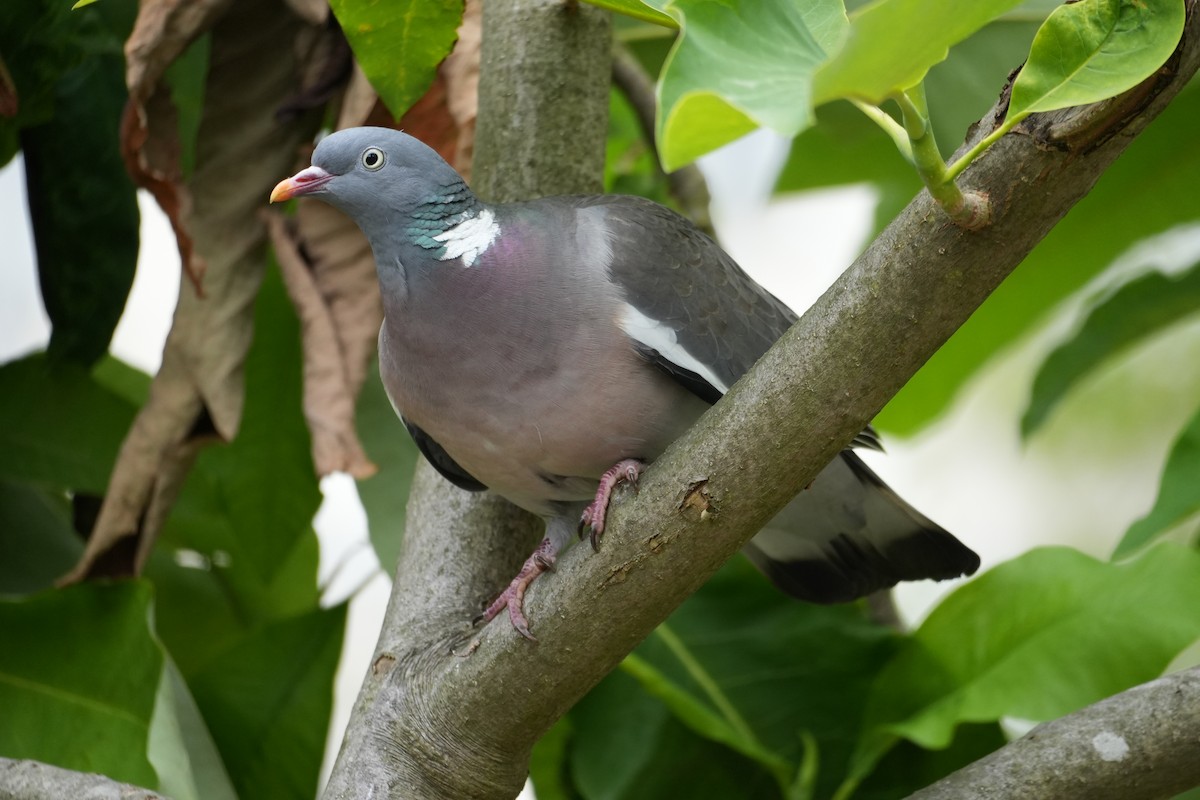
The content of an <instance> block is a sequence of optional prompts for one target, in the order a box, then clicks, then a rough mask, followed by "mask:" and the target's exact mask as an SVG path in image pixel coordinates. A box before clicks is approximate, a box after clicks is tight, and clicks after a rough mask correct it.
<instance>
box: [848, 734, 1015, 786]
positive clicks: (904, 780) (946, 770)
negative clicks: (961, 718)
mask: <svg viewBox="0 0 1200 800" xmlns="http://www.w3.org/2000/svg"><path fill="white" fill-rule="evenodd" d="M1007 743H1008V740H1007V738H1005V736H1004V731H1002V730H1001V729H1000V726H999V725H998V724H996V723H994V722H992V723H964V724H962V725H959V726H958V728H957V730H955V733H954V741H953V742H951V743H950V746H949V747H947V748H945V749H944V750H925V749H923V748H921V747H918V746H917V745H915V744H913V743H912V742H900V743H899V744H898V745H896V746H895V747H894V748H892V750H891V751H889V752H888V754H887V755H886V756H884V757H883V759H882V760H880V762H879V765H878V766H877V767H875V769H874V770H873V771H872V772H871V775H870V777H868V778H867V779H866V780H864V781H863V782H862V783H861V784H859V785H858V788H857V789H856V790H855V792H854V794H853V798H854V800H895V798H898V797H907V796H908V795H910V794H912V793H913V792H916V791H917V790H918V789H924V788H925V787H926V786H929V785H930V784H933V783H935V782H937V781H939V780H941V779H942V778H944V777H946V776H947V775H949V774H950V773H951V772H954V771H956V770H959V769H961V768H962V767H964V766H966V765H967V764H972V763H974V762H976V761H978V760H979V759H981V758H983V757H984V756H986V755H988V754H989V753H992V752H994V751H996V750H998V749H1000V748H1001V747H1003V746H1004V745H1005V744H1007Z"/></svg>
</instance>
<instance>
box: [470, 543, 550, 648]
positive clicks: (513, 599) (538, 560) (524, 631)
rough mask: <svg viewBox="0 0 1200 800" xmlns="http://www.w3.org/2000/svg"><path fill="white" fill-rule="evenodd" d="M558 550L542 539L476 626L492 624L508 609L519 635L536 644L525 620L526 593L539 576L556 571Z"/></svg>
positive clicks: (510, 618)
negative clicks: (555, 562) (549, 571)
mask: <svg viewBox="0 0 1200 800" xmlns="http://www.w3.org/2000/svg"><path fill="white" fill-rule="evenodd" d="M557 550H558V548H556V547H555V546H554V543H553V542H552V541H551V540H550V538H549V537H547V538H545V539H542V543H541V544H539V545H538V546H537V549H536V550H534V551H533V555H531V556H530V557H529V558H527V559H525V563H524V564H523V565H522V566H521V571H520V572H518V573H517V577H515V578H513V579H512V583H510V584H509V585H508V588H507V589H505V590H504V591H503V592H501V593H500V596H499V597H497V598H496V599H495V600H493V601H492V604H491V605H490V606H488V607H487V610H486V611H484V612H483V613H482V614H480V615H479V616H478V617H476V618H475V624H480V623H488V622H491V621H492V620H493V619H495V618H496V617H497V616H498V615H499V614H500V612H501V611H503V610H504V609H505V608H507V609H508V619H509V622H511V623H512V626H513V627H514V628H516V629H517V633H519V634H521V635H522V636H524V637H525V638H526V639H528V640H530V641H531V642H536V641H537V637H536V636H534V635H533V634H532V633H531V632H530V631H529V620H528V619H526V618H525V592H526V590H528V589H529V586H530V584H532V583H533V582H534V581H535V580H536V579H537V577H538V576H539V575H541V574H542V573H543V572H546V571H547V570H552V569H554V561H555V556H556V553H557Z"/></svg>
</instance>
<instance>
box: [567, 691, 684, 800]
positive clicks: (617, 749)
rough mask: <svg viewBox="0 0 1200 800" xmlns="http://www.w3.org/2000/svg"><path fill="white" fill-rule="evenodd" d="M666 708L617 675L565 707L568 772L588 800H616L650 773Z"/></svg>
mask: <svg viewBox="0 0 1200 800" xmlns="http://www.w3.org/2000/svg"><path fill="white" fill-rule="evenodd" d="M670 716H671V715H670V713H669V712H668V711H667V709H666V707H665V706H664V705H663V704H662V703H661V702H659V701H657V700H655V699H654V698H653V697H651V696H650V695H649V694H647V693H646V692H645V691H643V690H642V689H641V688H640V687H639V686H638V684H637V683H636V682H635V680H634V678H632V677H631V676H629V675H628V674H626V673H625V672H622V671H616V672H613V673H610V674H609V676H608V677H606V678H605V679H604V680H603V681H601V682H600V683H599V684H598V685H597V686H596V687H595V688H594V689H592V691H591V692H589V693H588V695H587V697H585V698H584V699H583V700H582V701H580V703H579V704H578V705H576V706H575V707H574V708H572V709H571V712H570V715H569V717H568V719H570V721H571V740H570V742H569V752H570V759H571V774H572V777H573V778H574V781H575V784H576V785H577V786H578V788H579V790H580V793H581V794H582V795H583V796H584V797H586V798H588V800H617V799H618V798H622V797H625V796H626V794H627V793H629V792H630V791H632V790H633V789H634V787H636V786H637V785H638V782H639V778H640V776H641V775H642V774H644V773H645V772H647V771H648V770H650V769H652V768H653V766H654V764H653V756H654V751H655V748H656V746H657V743H658V741H659V739H660V738H661V736H662V732H663V728H664V726H665V725H666V723H667V720H668V719H670Z"/></svg>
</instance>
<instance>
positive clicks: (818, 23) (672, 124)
mask: <svg viewBox="0 0 1200 800" xmlns="http://www.w3.org/2000/svg"><path fill="white" fill-rule="evenodd" d="M666 10H667V11H668V12H669V13H671V14H672V15H673V16H675V17H676V18H677V19H678V20H679V23H680V27H681V28H682V31H681V33H680V35H679V38H678V39H677V40H676V42H675V46H674V47H673V48H672V50H671V54H670V55H669V56H668V58H667V63H666V64H665V65H664V67H663V74H662V79H661V82H660V84H659V93H658V101H659V102H658V105H659V114H658V132H657V137H658V142H659V153H660V157H661V159H662V162H663V166H664V167H665V168H666V169H667V170H673V169H676V168H678V167H680V166H683V165H684V164H687V163H689V162H691V161H693V160H694V159H695V158H697V157H698V156H700V155H703V154H704V153H706V152H708V151H710V150H713V149H715V148H717V147H720V146H721V145H724V144H727V143H729V142H731V141H733V140H734V139H737V138H738V137H740V136H742V135H744V134H746V133H749V132H750V131H751V130H753V129H754V128H755V127H756V126H759V125H763V126H766V127H769V128H772V129H774V130H776V131H778V132H779V133H782V134H784V135H787V136H792V135H795V134H796V133H799V132H800V131H802V130H804V129H805V128H807V127H808V126H809V125H810V124H812V115H813V110H812V109H813V103H812V96H811V95H812V91H811V81H812V74H813V72H814V71H815V70H816V68H817V66H818V65H819V64H820V63H821V62H822V61H823V60H824V59H825V58H826V54H827V53H828V52H830V51H831V50H832V49H833V48H835V47H836V46H837V44H838V42H839V41H840V40H841V37H842V35H843V32H844V29H845V27H846V14H845V11H844V9H843V7H842V4H841V0H814V2H810V3H805V4H803V5H799V4H795V3H786V2H773V0H729V1H728V2H718V1H717V0H676V1H675V2H674V3H670V4H669V5H667V6H666Z"/></svg>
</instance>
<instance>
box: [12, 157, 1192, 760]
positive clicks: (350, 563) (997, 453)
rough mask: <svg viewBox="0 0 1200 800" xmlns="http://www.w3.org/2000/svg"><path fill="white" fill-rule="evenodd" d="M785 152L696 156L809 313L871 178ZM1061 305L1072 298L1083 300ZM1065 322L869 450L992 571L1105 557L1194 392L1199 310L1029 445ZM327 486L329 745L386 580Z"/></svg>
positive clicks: (33, 323)
mask: <svg viewBox="0 0 1200 800" xmlns="http://www.w3.org/2000/svg"><path fill="white" fill-rule="evenodd" d="M783 155H784V146H783V144H782V142H780V141H779V140H778V139H775V138H774V137H773V136H772V135H771V134H767V133H759V134H756V135H754V136H751V137H748V138H747V139H744V140H742V141H741V142H738V143H735V144H734V145H732V146H730V147H728V148H725V149H724V150H722V151H720V152H719V153H717V154H714V155H712V156H710V157H708V158H706V159H705V160H704V161H703V167H704V169H705V172H706V174H707V175H708V177H709V181H710V188H711V190H712V194H713V197H714V207H713V214H714V219H715V222H716V225H717V228H718V230H719V232H720V235H721V239H722V242H723V244H724V245H725V247H726V249H727V250H729V252H730V253H731V254H732V255H733V256H734V258H735V259H737V260H738V261H739V262H740V263H741V264H742V266H743V267H744V268H745V269H746V270H747V271H748V272H750V273H751V274H752V275H754V276H755V278H756V279H757V280H759V281H760V282H761V283H763V284H764V285H765V286H767V287H768V288H769V289H771V291H773V292H774V293H775V294H777V295H778V296H779V297H780V298H781V299H783V300H784V301H786V302H787V303H788V304H789V305H791V306H792V307H793V308H795V309H797V310H801V309H803V308H805V307H807V306H808V305H809V304H810V303H811V302H812V301H813V300H814V299H815V298H816V297H817V296H818V295H819V294H820V292H821V291H823V290H824V289H825V288H826V287H827V286H828V285H829V284H830V283H831V282H832V281H833V280H834V279H835V278H836V276H837V275H838V274H839V273H840V272H841V271H842V270H843V269H844V268H845V267H846V266H847V265H848V264H849V263H850V261H851V260H852V259H853V257H854V255H855V254H856V253H857V252H858V250H859V249H860V248H861V247H862V245H863V244H864V243H865V237H866V235H867V233H868V227H869V215H870V209H871V203H872V197H873V196H872V194H871V192H870V190H868V189H865V188H848V189H842V190H837V191H832V192H822V193H819V194H818V193H813V194H809V195H806V196H804V197H798V198H797V197H793V198H789V199H783V200H775V201H772V202H769V203H768V199H769V194H770V189H771V185H772V183H773V180H774V175H775V173H776V171H777V170H778V168H779V166H780V165H781V164H782V160H783ZM21 169H22V167H21V164H20V160H19V159H17V160H16V161H15V162H14V163H13V164H10V165H9V166H8V167H6V168H4V169H3V170H0V362H3V361H7V360H9V359H11V358H14V357H16V356H19V355H23V354H25V353H27V352H29V351H31V350H34V349H37V348H40V347H43V346H44V345H45V343H46V341H47V340H48V337H49V326H48V323H47V320H46V317H45V313H44V311H43V310H42V306H41V300H40V296H39V293H38V289H37V278H36V273H35V268H34V263H33V252H32V236H31V233H30V229H29V223H28V216H27V211H26V207H25V203H24V178H23V175H22V173H21ZM141 200H142V202H141V208H142V253H141V258H140V260H139V264H138V271H137V278H136V281H135V283H134V288H133V292H132V294H131V296H130V299H129V303H128V305H127V308H126V313H125V316H124V317H123V318H122V320H121V324H120V326H119V327H118V329H117V333H116V336H115V337H114V340H113V345H112V350H113V352H114V353H115V354H116V355H117V356H118V357H120V358H121V359H123V360H125V361H127V362H129V363H131V364H134V365H135V366H138V367H139V368H141V369H143V370H146V371H149V372H153V371H154V370H155V369H156V368H157V366H158V363H159V360H160V357H161V351H162V345H163V341H164V339H165V336H166V333H167V329H168V326H169V324H170V319H171V314H172V311H173V309H174V305H175V298H176V296H177V294H178V287H179V258H178V254H177V252H176V249H175V243H174V240H173V237H172V235H171V232H170V228H169V226H168V225H167V223H166V220H165V218H164V217H163V216H162V214H161V213H160V212H159V211H158V210H157V208H156V207H154V204H153V201H152V200H150V199H149V198H148V197H147V196H146V195H145V193H142V197H141ZM1177 238H1178V239H1179V241H1175V242H1174V246H1175V247H1177V248H1179V249H1182V250H1184V251H1189V250H1190V255H1192V256H1193V257H1194V256H1196V255H1198V254H1200V234H1197V233H1196V232H1195V231H1193V232H1192V233H1191V235H1190V237H1188V236H1184V237H1177ZM1067 305H1068V306H1069V307H1072V308H1075V309H1077V307H1078V301H1072V302H1069V303H1068V304H1067ZM1074 313H1077V311H1076V312H1074ZM1073 318H1074V317H1073V316H1072V312H1070V311H1069V310H1068V311H1067V312H1063V313H1059V314H1058V315H1057V317H1056V318H1055V320H1053V321H1051V322H1050V323H1048V324H1047V325H1046V326H1045V327H1044V329H1043V330H1042V331H1040V332H1038V333H1034V334H1031V335H1029V336H1027V337H1026V339H1025V340H1023V341H1022V342H1021V343H1018V344H1017V345H1016V346H1014V347H1012V348H1010V350H1009V351H1008V352H1007V353H1006V354H1004V355H1002V356H1001V357H1000V358H998V359H997V360H996V362H995V363H994V364H993V365H992V366H991V367H990V368H989V369H988V370H986V371H985V372H984V373H983V374H981V375H978V376H976V377H975V378H974V379H973V380H972V381H971V382H970V383H969V384H968V385H967V386H966V387H965V388H964V390H963V391H962V392H961V393H960V395H959V397H958V399H957V401H956V403H955V404H954V406H953V407H952V409H951V410H950V412H949V413H947V414H946V415H945V416H943V418H942V419H941V420H939V421H938V422H937V423H935V424H934V425H932V426H930V427H928V428H927V429H925V430H924V431H923V432H922V433H921V434H920V435H919V436H917V437H916V438H914V439H911V440H898V439H896V438H892V437H889V438H888V440H887V441H886V446H887V448H888V454H887V455H885V456H880V457H873V456H875V454H872V453H868V454H866V455H867V456H869V457H870V458H869V460H870V462H871V466H872V467H873V468H875V469H876V471H878V472H879V473H880V475H881V476H882V477H883V478H884V479H885V480H886V481H888V482H889V483H890V484H891V485H892V486H893V487H895V488H896V489H897V491H898V492H899V493H900V494H901V495H903V496H904V497H905V498H906V499H908V500H909V501H910V502H911V503H912V504H913V505H915V506H916V507H918V508H920V509H921V510H922V511H923V512H924V513H926V514H927V515H928V516H930V517H932V518H933V519H935V520H937V521H938V522H940V523H941V524H942V525H944V526H945V527H947V528H948V529H949V530H951V531H952V532H954V533H955V534H956V535H957V536H958V537H959V538H961V539H962V540H963V541H964V542H965V543H966V544H968V545H969V546H971V547H972V548H974V549H975V550H976V551H977V552H979V553H980V554H981V556H982V557H983V562H984V567H983V568H984V569H987V568H989V567H991V566H994V565H995V564H997V563H998V562H1000V561H1003V560H1006V559H1008V558H1011V557H1012V556H1014V555H1016V554H1018V553H1020V552H1023V551H1024V550H1026V549H1028V548H1030V547H1031V546H1034V545H1036V544H1045V543H1069V544H1072V545H1075V546H1077V547H1080V548H1081V549H1083V550H1085V551H1087V552H1089V553H1092V554H1095V555H1100V556H1104V555H1107V553H1109V552H1110V551H1111V548H1112V546H1113V545H1114V544H1115V542H1116V541H1117V539H1118V538H1119V537H1120V535H1121V534H1122V533H1123V532H1124V530H1125V529H1126V528H1127V527H1128V525H1129V524H1130V523H1131V522H1132V521H1133V520H1135V519H1137V518H1138V517H1140V516H1141V515H1143V514H1144V513H1145V512H1146V511H1147V510H1148V509H1149V507H1150V505H1151V503H1152V502H1153V500H1154V496H1155V493H1156V491H1157V486H1158V478H1159V471H1160V469H1161V467H1162V463H1163V459H1164V457H1165V454H1166V452H1167V449H1168V447H1169V445H1170V442H1171V440H1172V439H1173V437H1174V436H1175V434H1176V433H1177V432H1178V431H1179V429H1180V428H1181V427H1182V425H1183V424H1184V422H1185V421H1186V419H1187V418H1188V416H1189V415H1190V414H1191V413H1192V412H1193V411H1194V408H1195V398H1196V397H1200V371H1198V370H1194V369H1179V365H1181V364H1197V363H1200V323H1193V324H1190V325H1187V326H1186V327H1185V328H1183V331H1182V332H1183V333H1184V334H1185V335H1183V336H1179V335H1176V336H1174V337H1171V338H1170V339H1166V338H1160V339H1159V340H1157V341H1156V342H1154V343H1151V344H1150V345H1148V346H1145V347H1142V348H1140V349H1138V351H1137V352H1136V353H1135V354H1133V355H1132V356H1131V357H1129V358H1127V359H1125V360H1124V363H1123V364H1122V366H1121V367H1119V368H1118V369H1117V370H1115V371H1111V372H1109V373H1107V374H1106V375H1105V376H1103V377H1101V378H1099V379H1097V380H1093V381H1090V382H1089V383H1088V384H1087V385H1086V386H1084V387H1083V388H1081V389H1080V390H1078V391H1076V392H1075V393H1074V394H1073V395H1072V396H1071V397H1070V399H1069V400H1068V401H1067V402H1066V403H1065V404H1064V407H1063V409H1062V412H1063V413H1060V414H1058V415H1056V416H1055V417H1054V418H1053V419H1052V420H1051V421H1050V422H1049V423H1048V425H1047V428H1046V429H1045V431H1044V433H1043V434H1042V435H1041V436H1040V437H1039V438H1038V439H1036V440H1034V441H1033V442H1032V443H1029V444H1023V443H1022V442H1021V441H1020V439H1019V436H1018V430H1019V429H1018V422H1019V419H1020V414H1021V411H1022V409H1023V407H1024V403H1025V401H1026V398H1027V397H1028V390H1029V384H1030V382H1031V380H1032V376H1033V370H1034V369H1035V368H1036V366H1037V364H1038V363H1039V361H1040V357H1041V355H1044V353H1045V352H1046V351H1047V349H1048V348H1049V347H1050V346H1052V345H1053V344H1054V342H1055V341H1056V339H1055V337H1056V336H1061V335H1062V334H1063V333H1064V332H1065V331H1066V330H1069V325H1070V322H1071V320H1072V319H1073ZM1180 332H1181V331H1179V330H1177V331H1176V334H1178V333H1180ZM1130 387H1137V391H1136V392H1134V391H1132V390H1131V389H1130ZM1138 396H1140V397H1141V400H1138V399H1137V397H1138ZM1151 409H1153V412H1152V413H1151V412H1150V410H1151ZM322 487H323V489H324V490H325V492H326V503H325V505H324V506H323V507H322V509H321V512H320V513H319V514H318V517H317V520H316V528H317V532H318V535H319V536H320V537H321V545H322V564H321V576H322V579H323V580H327V579H328V578H329V576H330V574H331V572H332V571H333V569H334V567H335V565H337V564H339V563H341V562H343V561H345V562H346V563H345V565H344V568H342V569H339V570H338V571H337V576H336V579H335V580H334V581H333V582H332V584H331V585H330V586H329V589H328V591H327V594H326V597H327V599H328V600H330V601H331V602H336V601H338V600H340V599H342V598H344V597H345V596H346V595H347V594H348V593H349V592H351V591H353V590H354V589H355V588H357V587H359V586H361V585H362V584H363V582H364V581H369V582H368V583H367V585H366V588H365V590H364V591H362V592H360V593H359V595H358V597H357V598H356V599H355V600H354V602H353V603H352V604H351V615H350V621H349V628H348V631H347V636H346V640H345V641H346V644H345V651H344V654H343V662H342V669H341V671H340V673H339V678H338V687H337V702H336V708H335V716H336V720H337V721H336V722H335V726H334V730H335V731H336V733H331V736H330V742H331V749H330V755H332V754H335V753H336V743H337V742H338V741H340V738H341V729H342V728H343V727H344V725H345V719H346V717H347V715H348V713H349V708H350V705H351V704H352V703H353V701H354V697H355V695H356V694H357V690H358V686H359V683H360V681H361V676H362V675H363V674H365V671H366V668H367V664H368V661H369V658H370V655H371V651H372V648H373V646H374V642H375V637H376V633H377V631H378V626H379V620H380V618H381V616H382V613H383V606H384V602H385V601H386V596H387V590H388V580H387V578H386V577H385V576H384V575H383V573H382V572H381V571H379V568H378V563H377V562H376V561H375V558H374V554H373V551H372V550H371V548H370V546H369V544H367V543H366V542H367V534H366V519H365V516H364V515H363V512H362V509H361V506H360V505H359V504H358V503H357V498H356V496H355V493H354V491H353V481H352V480H351V479H350V478H348V477H345V476H334V477H332V478H328V479H326V480H325V481H324V482H323V484H322ZM371 576H374V577H373V578H372V577H371ZM953 585H954V584H953V583H942V584H933V583H929V582H926V583H922V584H907V585H904V586H902V587H900V588H899V589H898V591H897V596H898V599H899V602H900V605H901V610H902V612H903V613H904V615H905V616H906V617H908V618H909V619H910V620H917V619H919V618H920V617H922V616H923V615H924V613H926V611H927V610H928V608H929V607H930V606H931V604H932V603H933V602H934V601H935V600H936V599H937V598H938V597H940V596H942V595H944V594H945V593H946V592H948V591H949V590H951V589H952V588H953ZM535 624H536V621H535Z"/></svg>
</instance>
